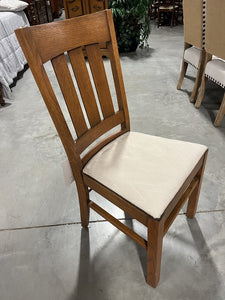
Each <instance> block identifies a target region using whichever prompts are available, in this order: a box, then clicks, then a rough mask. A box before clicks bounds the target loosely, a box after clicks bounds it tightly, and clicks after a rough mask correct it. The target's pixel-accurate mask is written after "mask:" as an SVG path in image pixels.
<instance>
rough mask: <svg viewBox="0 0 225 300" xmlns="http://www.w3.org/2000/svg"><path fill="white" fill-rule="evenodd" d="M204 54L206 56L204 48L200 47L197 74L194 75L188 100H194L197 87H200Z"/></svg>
mask: <svg viewBox="0 0 225 300" xmlns="http://www.w3.org/2000/svg"><path fill="white" fill-rule="evenodd" d="M205 56H206V53H205V50H204V49H202V50H201V53H200V59H199V63H198V71H197V76H196V79H195V84H194V88H193V90H192V93H191V97H190V102H194V101H195V98H196V96H197V93H198V90H199V87H200V85H201V80H202V76H203V74H204V61H205Z"/></svg>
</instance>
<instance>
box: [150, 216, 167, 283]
mask: <svg viewBox="0 0 225 300" xmlns="http://www.w3.org/2000/svg"><path fill="white" fill-rule="evenodd" d="M163 236H164V220H163V219H162V220H154V219H152V218H150V217H149V222H148V245H147V283H148V284H149V285H151V286H152V287H154V288H155V287H156V286H157V284H158V282H159V278H160V269H161V257H162V245H163Z"/></svg>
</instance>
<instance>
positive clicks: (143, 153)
mask: <svg viewBox="0 0 225 300" xmlns="http://www.w3.org/2000/svg"><path fill="white" fill-rule="evenodd" d="M206 150H207V148H206V147H205V146H202V145H199V144H192V143H187V142H182V141H176V140H170V139H165V138H161V137H156V136H150V135H146V134H143V133H136V132H129V133H126V134H124V135H123V136H121V137H119V138H117V139H116V140H114V141H113V142H111V143H110V144H108V145H107V146H105V147H104V148H103V149H101V150H100V151H99V152H98V153H97V154H96V155H95V156H94V157H93V158H92V159H91V160H90V161H89V162H88V163H87V165H86V166H85V168H84V170H83V172H84V173H85V174H87V175H89V176H90V177H92V178H94V179H96V180H97V181H98V182H100V183H102V184H103V185H105V186H106V187H108V188H109V189H111V190H112V191H114V192H116V193H117V194H119V195H120V196H122V197H123V198H125V199H126V200H128V201H129V202H131V203H132V204H134V205H135V206H136V207H138V208H140V209H142V210H143V211H145V212H147V213H148V214H149V215H151V216H152V217H154V218H160V216H161V215H162V214H163V212H164V210H165V209H166V207H167V206H168V204H169V203H170V201H171V200H172V199H173V198H174V196H175V195H176V193H177V192H178V190H179V189H180V187H181V186H182V184H183V183H184V181H185V180H186V179H187V177H188V176H189V174H190V173H191V171H192V169H193V168H194V167H195V165H196V164H197V162H198V161H199V159H200V158H201V156H202V155H203V154H204V152H205V151H206Z"/></svg>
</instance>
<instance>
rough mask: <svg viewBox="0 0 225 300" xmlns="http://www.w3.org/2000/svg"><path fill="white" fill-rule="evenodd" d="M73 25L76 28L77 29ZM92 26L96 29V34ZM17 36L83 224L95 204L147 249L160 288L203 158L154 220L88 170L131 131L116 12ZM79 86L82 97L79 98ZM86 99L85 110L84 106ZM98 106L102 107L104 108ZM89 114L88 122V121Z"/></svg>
mask: <svg viewBox="0 0 225 300" xmlns="http://www.w3.org/2000/svg"><path fill="white" fill-rule="evenodd" d="M82 26H84V27H85V29H84V28H83V27H82ZM74 28H76V30H75V31H74ZM93 28H94V29H95V30H97V31H96V33H93V34H92V32H93ZM98 28H99V30H98ZM52 30H53V31H52ZM16 35H17V37H18V40H19V42H20V44H21V47H22V49H23V51H24V53H25V56H26V58H27V61H28V63H29V66H30V69H31V71H32V73H33V75H34V78H35V80H36V82H37V85H38V87H39V89H40V91H41V94H42V96H43V99H44V101H45V103H46V106H47V108H48V110H49V113H50V115H51V117H52V120H53V122H54V124H55V127H56V129H57V131H58V134H59V136H60V138H61V140H62V143H63V146H64V148H65V151H66V153H67V156H68V159H69V162H70V165H71V168H72V172H73V175H74V178H75V181H76V185H77V190H78V196H79V204H80V215H81V224H82V226H83V227H87V226H88V223H89V209H90V208H92V209H94V210H95V211H96V212H98V213H99V214H100V215H102V216H103V217H104V218H106V219H107V220H108V221H109V222H111V223H112V224H113V225H115V226H116V227H117V228H118V229H120V230H121V231H122V232H124V233H125V234H127V235H128V236H129V237H131V238H132V239H133V240H134V241H136V242H137V243H138V244H139V245H141V246H142V247H143V248H145V249H147V282H148V284H150V285H151V286H153V287H156V285H157V283H158V281H159V277H160V265H161V255H162V241H163V236H164V234H165V233H166V231H167V230H168V229H169V227H170V225H171V224H172V223H173V221H174V220H175V217H176V215H177V214H178V213H179V211H180V209H181V207H182V206H183V204H184V202H185V200H186V199H187V198H188V197H189V198H190V204H189V213H190V214H192V215H193V214H194V213H195V206H196V203H197V200H196V199H197V196H198V194H199V189H200V181H201V179H199V178H200V176H202V174H203V165H204V161H205V158H204V156H203V157H202V158H201V159H200V161H199V162H198V163H197V165H196V166H195V168H194V169H193V170H192V172H191V174H190V175H189V176H188V178H187V179H186V181H185V182H184V183H183V185H182V186H181V187H180V189H179V191H178V192H177V194H176V196H175V197H174V199H172V201H171V202H170V204H169V206H168V207H167V208H166V210H165V211H164V214H163V215H162V216H161V218H160V219H154V218H152V217H151V216H150V215H148V214H147V213H146V212H144V211H142V210H141V209H139V208H138V207H135V206H134V205H133V204H132V203H130V202H129V199H124V198H122V197H121V196H120V195H118V194H116V193H115V192H114V191H112V190H110V189H108V188H107V187H105V186H104V185H102V184H101V183H99V182H98V181H96V180H95V179H94V178H91V177H89V176H87V175H85V174H83V167H84V166H85V164H86V163H87V162H88V161H89V160H90V159H91V158H92V157H93V156H94V155H95V154H96V153H97V152H98V151H99V150H100V149H101V148H102V147H104V146H105V145H106V144H108V143H109V142H111V141H112V140H114V139H115V138H117V137H118V136H120V135H122V134H124V133H125V132H128V131H129V130H130V122H129V113H128V108H127V101H126V94H125V89H124V84H123V77H122V72H121V66H120V60H119V53H118V48H117V43H116V36H115V30H114V25H113V19H112V14H111V11H109V10H107V11H104V12H101V13H98V14H93V15H89V16H85V17H80V18H74V19H71V20H67V21H62V22H57V24H56V27H54V28H53V27H52V26H51V24H50V25H45V26H39V27H32V28H23V29H19V30H17V31H16ZM98 35H100V37H99V36H98ZM69 36H72V38H71V39H70V41H68V38H69ZM43 37H44V38H43ZM56 37H57V38H56ZM102 42H106V43H107V49H106V52H107V56H108V57H109V59H110V63H111V68H112V72H113V79H114V84H115V89H116V95H117V101H118V107H119V111H114V107H113V104H112V99H111V95H110V89H109V86H108V82H107V76H106V72H105V69H104V64H103V61H102V54H103V52H102V51H100V49H99V44H100V43H102ZM84 47H85V48H86V50H85V51H86V54H87V62H85V59H84V57H83V51H82V49H83V48H84ZM65 52H67V53H68V57H69V60H70V62H71V65H72V69H73V72H74V75H75V78H76V81H77V85H76V84H74V83H73V82H72V77H71V73H70V68H69V67H68V66H67V59H66V57H65V54H64V53H65ZM47 60H51V61H52V65H53V68H54V71H55V75H56V77H57V79H58V82H59V85H60V88H61V90H62V94H63V97H64V100H65V102H66V105H67V107H68V110H69V113H70V116H71V120H72V122H73V125H74V128H75V131H76V133H77V139H76V140H75V141H74V139H73V137H72V133H71V132H70V130H69V127H68V125H67V123H66V120H65V118H64V116H63V113H62V111H61V108H60V105H59V103H58V99H57V98H56V95H55V94H54V91H53V88H52V86H51V83H50V80H49V78H48V76H47V74H46V71H45V69H44V66H43V64H44V63H45V62H46V61H47ZM86 63H89V64H90V68H91V72H92V75H93V79H94V80H93V81H94V85H95V88H96V90H97V93H98V98H99V102H100V108H98V106H97V101H98V99H95V93H94V91H93V88H92V83H91V79H90V78H89V72H88V70H87V66H86ZM77 86H78V88H79V91H80V95H81V98H82V99H78V93H77V91H76V88H77ZM60 101H61V99H60ZM81 102H82V103H83V106H84V109H82V108H81V107H82V105H81V104H80V103H81ZM99 109H101V112H100V111H99ZM101 113H102V115H103V119H102V120H101V118H100V115H101ZM86 117H87V119H88V122H89V125H88V124H86ZM112 129H115V131H114V132H111V130H112ZM105 135H106V136H105ZM102 136H104V138H102ZM99 138H100V140H99V141H98V143H97V144H94V146H93V142H96V140H97V139H99ZM200 170H201V171H200ZM196 177H197V179H196ZM201 178H202V177H201ZM90 189H93V190H94V191H96V192H97V193H99V194H100V195H102V196H103V197H105V198H106V199H107V200H108V201H110V202H112V203H113V204H115V205H117V206H118V207H119V208H121V209H123V210H124V211H125V212H126V213H128V214H129V215H130V216H131V217H133V218H135V219H136V220H138V221H139V222H141V223H142V224H144V225H145V226H146V227H147V230H148V241H145V240H144V239H143V238H142V237H140V236H139V235H138V234H137V233H135V232H134V231H132V230H131V229H130V228H128V227H127V226H125V225H124V224H123V223H121V222H120V221H119V220H117V219H116V218H115V217H113V216H111V215H110V214H109V213H108V212H106V211H105V210H103V209H102V208H101V207H100V206H99V205H97V204H96V203H94V202H93V201H90V199H89V191H90ZM192 193H194V195H193V196H191V194H192Z"/></svg>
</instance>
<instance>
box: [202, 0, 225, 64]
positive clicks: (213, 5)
mask: <svg viewBox="0 0 225 300" xmlns="http://www.w3.org/2000/svg"><path fill="white" fill-rule="evenodd" d="M224 15H225V1H224V0H207V5H206V20H207V22H206V36H205V49H206V51H207V52H208V53H210V54H214V55H216V56H218V57H220V58H222V59H225V34H224V29H225V17H224Z"/></svg>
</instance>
